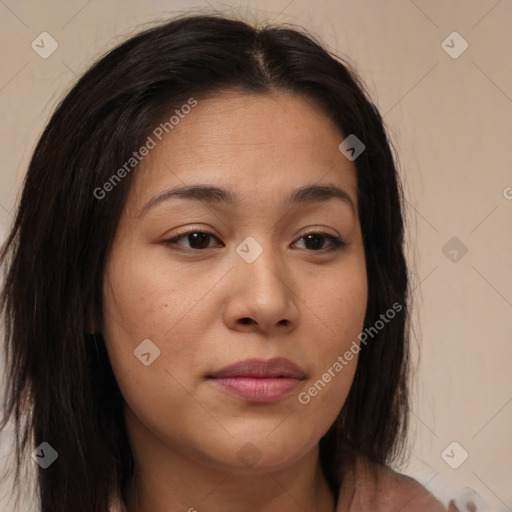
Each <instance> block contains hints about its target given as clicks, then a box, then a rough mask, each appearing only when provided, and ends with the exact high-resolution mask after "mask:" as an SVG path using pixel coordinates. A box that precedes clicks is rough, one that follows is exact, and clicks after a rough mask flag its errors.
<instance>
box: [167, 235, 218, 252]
mask: <svg viewBox="0 0 512 512" xmlns="http://www.w3.org/2000/svg"><path fill="white" fill-rule="evenodd" d="M212 238H215V239H217V240H218V238H217V237H216V236H215V235H213V234H212V233H208V232H207V231H187V232H185V233H181V234H179V235H176V236H174V237H173V238H169V239H168V240H164V244H166V245H180V244H178V242H179V241H181V240H182V239H185V240H188V241H189V243H190V247H186V248H187V249H192V250H202V249H208V248H209V247H208V245H209V242H210V240H211V239H212Z"/></svg>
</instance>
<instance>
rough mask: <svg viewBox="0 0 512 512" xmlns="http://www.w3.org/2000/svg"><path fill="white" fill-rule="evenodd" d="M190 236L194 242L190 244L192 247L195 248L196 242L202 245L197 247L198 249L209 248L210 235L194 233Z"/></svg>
mask: <svg viewBox="0 0 512 512" xmlns="http://www.w3.org/2000/svg"><path fill="white" fill-rule="evenodd" d="M189 236H190V237H192V242H191V244H190V245H191V246H192V247H193V246H194V243H196V242H197V243H198V244H199V245H200V247H195V248H196V249H197V248H204V247H208V242H209V238H208V237H209V236H210V235H209V234H208V233H192V234H191V235H189ZM205 239H206V243H205ZM189 241H190V240H189Z"/></svg>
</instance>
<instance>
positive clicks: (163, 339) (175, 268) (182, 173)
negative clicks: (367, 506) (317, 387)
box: [101, 91, 367, 512]
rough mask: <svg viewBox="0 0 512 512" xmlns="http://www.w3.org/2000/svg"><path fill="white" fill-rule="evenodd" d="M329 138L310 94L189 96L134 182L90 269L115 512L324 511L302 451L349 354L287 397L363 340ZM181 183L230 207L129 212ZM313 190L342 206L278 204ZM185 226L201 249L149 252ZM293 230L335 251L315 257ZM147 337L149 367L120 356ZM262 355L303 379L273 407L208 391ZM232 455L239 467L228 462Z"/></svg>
mask: <svg viewBox="0 0 512 512" xmlns="http://www.w3.org/2000/svg"><path fill="white" fill-rule="evenodd" d="M344 138H345V137H344V136H343V134H341V133H340V132H339V130H338V129H337V128H336V126H335V125H334V124H333V123H332V122H331V121H330V120H329V118H328V117H327V116H326V115H325V114H324V113H323V111H321V110H320V109H319V108H318V107H317V106H316V105H315V104H314V103H312V102H311V101H310V100H308V99H305V98H302V97H299V96H297V95H294V94H292V93H285V92H273V93H271V94H265V95H256V94H245V93H243V94H242V93H238V92H236V91H224V92H222V93H218V94H216V95H215V96H212V97H209V98H208V99H201V100H199V101H198V104H197V106H196V107H195V108H194V109H192V111H191V112H190V113H189V114H187V115H186V116H185V117H184V118H183V119H181V120H180V122H179V124H178V125H176V126H175V127H174V128H173V130H172V131H170V132H169V133H168V134H166V135H165V137H164V138H163V140H162V141H161V142H158V144H157V146H156V147H155V148H154V149H152V150H151V153H150V155H148V156H147V157H146V158H145V160H144V161H143V162H142V165H141V166H139V167H138V168H137V169H135V170H134V171H133V172H134V173H136V175H135V176H134V178H135V180H134V183H133V185H132V188H131V190H130V194H129V197H128V199H127V203H126V205H125V208H124V211H123V214H122V217H121V219H120V223H119V226H118V230H117V233H116V236H115V239H114V243H113V247H112V250H111V253H110V254H109V257H108V261H107V265H106V268H105V275H104V288H103V293H104V312H103V313H104V314H103V319H102V326H101V330H102V332H103V336H104V338H105V342H106V344H107V350H108V353H109V357H110V360H111V363H112V367H113V370H114V373H115V375H116V378H117V380H118V383H119V386H120V389H121V392H122V394H123V396H124V398H125V401H126V406H125V417H126V424H127V429H128V434H129V437H130V442H131V445H132V448H133V452H134V457H135V462H136V466H137V470H138V473H139V475H140V476H139V480H138V481H137V482H136V483H135V482H134V483H132V484H131V485H130V486H129V488H128V489H127V490H126V496H125V501H126V508H127V510H128V512H135V511H137V512H149V511H152V512H164V511H169V510H189V509H191V508H192V509H193V508H195V509H197V510H198V511H199V512H203V511H213V510H226V511H230V510H233V511H234V510H236V511H238V512H240V511H242V512H249V511H256V510H265V511H266V512H273V511H280V512H283V511H284V512H287V511H296V510H297V509H298V508H300V507H299V505H300V506H302V507H304V509H307V510H316V511H321V512H327V511H330V512H332V511H333V510H334V508H335V502H334V497H333V495H332V493H331V491H330V490H329V488H328V486H327V484H326V481H325V478H324V476H323V473H322V471H321V468H320V465H319V461H318V442H319V440H320V438H321V437H322V436H323V434H324V433H325V432H326V431H327V430H328V429H329V427H330V426H331V424H332V423H333V421H334V419H335V418H336V416H337V414H338V413H339V411H340V409H341V407H342V406H343V403H344V402H345V399H346V397H347V394H348V392H349V389H350V386H351V384H352V380H353V376H354V372H355V369H356V364H357V356H354V358H353V359H352V360H351V361H350V362H348V364H346V366H344V367H343V369H342V370H341V371H339V372H338V373H336V374H335V377H334V378H331V381H330V382H329V383H327V384H326V385H325V387H324V388H323V389H322V390H321V391H320V392H318V394H317V395H316V396H314V397H312V398H311V401H310V402H309V403H308V404H306V405H304V404H302V403H300V402H299V400H298V394H299V393H300V392H302V391H307V390H308V389H309V388H310V387H311V386H312V385H313V384H314V383H315V382H316V381H318V379H320V378H321V377H322V375H323V374H325V372H326V371H327V370H328V369H329V368H330V367H332V366H333V364H334V363H335V362H336V360H337V358H338V356H340V355H343V354H344V353H345V352H346V351H347V350H348V349H349V348H350V346H351V345H352V343H353V342H354V340H355V341H357V335H358V334H359V333H360V332H361V329H362V327H363V321H364V314H365V309H366V303H367V281H366V279H367V277H366V267H365V255H364V248H363V242H362V236H361V230H360V225H359V219H358V216H357V208H358V203H357V192H356V186H357V182H356V174H355V167H354V164H353V163H352V162H350V161H349V160H348V159H346V158H345V157H344V156H343V154H342V153H341V152H340V151H339V149H338V145H339V144H340V142H341V141H342V140H343V139H344ZM192 184H210V185H215V186H219V187H223V188H226V189H229V190H230V191H231V192H232V193H234V194H236V195H237V196H238V197H239V200H240V202H239V204H238V205H237V206H233V205H227V204H221V203H207V202H204V201H198V200H194V199H183V198H178V199H177V198H174V199H170V200H168V201H164V202H161V203H159V204H156V205H154V206H153V207H151V208H149V209H147V210H146V212H145V213H144V214H143V215H141V216H138V214H139V212H140V211H141V209H142V208H143V206H144V205H146V204H147V203H148V201H150V200H151V199H152V198H153V197H155V196H156V195H158V194H160V193H161V192H163V191H165V190H167V189H169V188H172V187H176V186H184V185H192ZM327 184H330V185H336V186H338V187H340V188H342V189H343V190H344V191H345V192H346V193H347V194H348V195H349V196H350V198H351V200H352V202H353V209H352V207H351V206H350V205H349V203H348V202H342V201H340V200H338V199H330V200H328V201H325V202H322V201H320V202H318V201H317V202H311V203H308V204H298V205H295V206H294V205H292V204H288V203H287V202H286V198H287V197H288V195H289V194H290V193H291V191H292V190H294V189H296V188H298V187H301V186H305V185H327ZM185 231H194V232H210V233H212V234H213V236H212V237H210V239H208V238H206V239H203V240H199V241H194V238H193V237H187V236H184V237H182V239H181V240H180V241H179V242H176V243H175V244H174V245H169V244H166V243H165V242H164V241H165V240H168V239H170V238H172V237H174V236H176V235H178V234H181V233H183V232H185ZM308 233H328V234H330V235H333V236H338V237H341V238H342V240H343V241H344V242H346V243H347V245H346V246H345V247H342V248H340V249H336V248H335V247H334V246H333V245H332V243H331V242H330V241H329V239H327V238H320V239H319V240H318V242H317V245H315V241H314V240H313V242H311V241H308V239H306V238H302V237H304V236H305V235H307V234H308ZM196 236H197V235H196ZM248 236H250V237H252V238H254V239H255V240H256V241H257V242H258V244H259V245H260V246H261V248H262V249H263V252H262V253H261V254H260V255H259V257H258V258H257V259H256V260H255V261H253V262H252V263H248V262H246V261H245V260H244V259H242V257H241V256H240V255H239V254H238V253H237V252H236V248H237V246H239V245H240V244H241V242H242V241H244V240H245V239H246V237H248ZM197 247H200V248H199V249H197ZM242 247H243V245H242ZM194 248H195V250H194ZM251 250H252V249H251ZM145 339H150V340H151V341H152V343H154V344H155V345H156V346H157V347H158V349H159V350H160V356H159V357H157V358H156V359H155V360H154V361H153V362H152V363H151V364H150V365H148V366H145V365H144V364H142V363H141V361H140V360H139V359H138V358H137V357H135V356H134V350H135V349H136V348H137V346H138V345H139V344H140V343H141V342H142V340H145ZM274 357H285V358H287V359H289V360H291V361H292V362H293V363H295V364H296V365H298V366H299V367H301V368H302V370H303V372H304V374H305V379H304V380H302V381H300V383H299V384H298V386H297V388H296V389H294V391H293V393H291V394H290V395H289V396H287V397H285V398H283V399H281V400H280V401H277V402H275V403H270V404H261V403H253V402H249V401H247V400H243V399H240V398H237V397H235V396H233V395H231V394H229V393H227V392H226V391H224V390H223V389H221V388H220V387H219V386H218V385H217V384H216V383H215V382H213V381H212V380H210V379H207V378H206V377H207V376H208V375H210V374H211V373H213V372H214V371H218V370H220V369H221V368H223V367H225V366H227V365H230V364H232V363H235V362H238V361H241V360H245V359H248V358H259V359H264V360H267V359H270V358H274ZM247 443H251V444H250V445H248V446H245V445H246V444H247ZM244 446H245V448H244V450H245V453H247V452H248V453H249V455H251V456H252V460H253V462H254V461H256V462H255V463H254V464H252V465H248V464H247V462H244V461H243V460H241V458H240V454H239V452H240V450H241V449H243V447H244ZM242 453H244V451H242Z"/></svg>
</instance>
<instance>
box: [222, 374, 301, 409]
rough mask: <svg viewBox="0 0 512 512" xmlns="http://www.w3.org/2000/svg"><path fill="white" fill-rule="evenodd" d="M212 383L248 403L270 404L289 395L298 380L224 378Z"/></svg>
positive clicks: (282, 378) (280, 378) (283, 378)
mask: <svg viewBox="0 0 512 512" xmlns="http://www.w3.org/2000/svg"><path fill="white" fill-rule="evenodd" d="M213 381H214V382H215V383H216V384H218V385H219V386H220V387H221V388H223V389H224V390H225V391H227V392H228V393H231V394H233V395H235V396H237V397H239V398H242V399H244V400H247V401H248V402H259V403H272V402H277V401H279V400H282V399H283V398H285V397H286V396H288V395H290V394H291V393H292V391H293V390H294V389H295V388H296V387H297V386H298V384H299V382H300V380H299V379H293V378H288V377H274V378H255V377H224V378H216V379H213Z"/></svg>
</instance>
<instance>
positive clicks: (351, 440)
mask: <svg viewBox="0 0 512 512" xmlns="http://www.w3.org/2000/svg"><path fill="white" fill-rule="evenodd" d="M222 89H236V90H240V91H244V92H249V93H258V94H261V93H266V92H268V91H272V90H283V91H290V92H295V93H298V94H300V95H302V96H303V97H306V98H309V99H311V100H312V101H316V102H317V103H318V104H319V105H321V106H322V108H323V110H324V111H325V114H326V116H329V117H330V118H331V119H332V120H333V121H334V122H335V124H336V126H337V127H338V128H339V130H340V133H341V134H343V135H344V136H347V135H349V134H354V135H356V136H357V138H358V139H360V140H361V141H363V143H364V145H365V146H366V149H365V151H364V152H363V153H362V154H361V155H360V156H359V157H358V158H357V159H356V160H355V162H354V163H355V166H356V172H357V185H358V201H359V219H360V224H361V228H362V233H363V240H364V248H365V255H366V262H367V263H366V264H367V275H368V305H367V311H366V317H365V328H366V327H370V326H373V325H374V324H375V323H376V321H378V320H379V318H380V315H381V314H382V313H384V312H386V311H387V310H388V309H389V308H391V307H392V305H393V304H394V303H398V304H400V305H401V306H402V309H401V311H400V312H399V313H397V314H396V316H395V317H394V319H393V321H391V322H389V324H388V325H386V327H385V329H382V330H381V331H380V332H379V333H378V335H376V336H375V337H373V338H372V340H371V342H370V343H368V345H367V346H365V347H362V349H361V352H360V354H359V361H358V365H357V370H356V374H355V378H354V382H353V385H352V387H351V390H350V393H349V396H348V398H347V400H346V403H345V404H344V406H343V408H342V410H341V411H340V413H339V416H338V418H337V419H336V421H335V423H334V424H333V425H332V427H331V428H330V430H329V431H328V432H327V434H326V435H325V436H324V437H323V438H322V439H321V441H320V455H321V462H322V466H323V469H324V472H325V475H326V478H327V480H328V482H329V484H330V485H331V487H332V489H333V492H334V493H335V494H336V495H337V491H338V486H339V484H340V481H341V476H340V468H341V464H342V462H343V461H344V460H349V458H348V457H349V455H350V454H357V455H361V456H364V457H365V458H366V459H367V460H369V461H372V462H375V463H378V464H387V465H389V464H391V463H392V462H394V461H396V460H398V457H399V456H400V455H401V454H402V451H403V447H404V440H405V432H406V425H407V412H408V393H407V389H408V388H407V377H408V366H409V365H408V361H409V359H408V330H409V329H408V324H409V320H408V319H409V314H408V298H407V289H408V277H407V267H406V262H405V259H404V255H403V235H404V226H403V216H402V192H401V188H400V182H399V179H398V175H397V170H396V166H395V162H394V158H393V155H392V151H391V146H390V142H389V141H388V138H387V136H386V132H385V129H384V126H383V121H382V118H381V116H380V115H379V112H378V111H377V109H376V107H375V106H374V105H373V103H372V102H371V101H370V99H369V98H368V95H367V93H366V92H365V89H364V87H363V85H362V84H361V82H360V81H359V79H358V78H357V77H356V75H355V74H354V72H352V71H351V69H350V67H349V66H348V64H346V63H345V62H344V61H343V60H342V59H341V58H339V57H337V56H336V55H334V54H332V53H330V52H329V51H327V50H326V49H324V48H323V46H322V45H321V44H320V43H318V42H317V41H316V40H315V38H314V37H313V36H311V35H308V34H307V33H306V32H305V31H304V30H303V29H300V28H290V27H289V26H280V27H273V26H266V27H263V28H255V27H252V26H250V25H248V24H247V23H245V22H242V21H239V20H235V19H229V18H226V17H223V16H217V15H210V16H207V15H193V16H192V15H187V16H182V17H179V18H176V19H174V20H172V21H170V22H166V23H165V24H161V25H159V26H157V27H155V28H151V29H149V30H146V31H144V32H142V33H139V34H137V35H135V36H134V37H132V38H130V39H129V40H127V41H126V42H124V43H122V44H121V45H119V46H118V47H116V48H114V49H113V50H111V51H110V52H108V53H107V54H106V55H105V56H104V57H102V58H101V59H100V60H99V61H98V62H97V63H96V64H94V65H93V66H92V67H91V68H90V69H89V70H88V71H87V72H86V73H85V74H84V75H83V76H82V77H81V78H80V79H79V80H78V82H77V83H76V85H75V86H74V87H73V88H72V89H71V90H70V92H69V93H68V94H67V95H66V96H65V98H64V99H63V100H62V102H61V103H60V105H59V106H58V108H57V109H56V111H55V112H54V114H53V115H52V117H51V119H50V121H49V123H48V125H47V126H46V128H45V130H44V132H43V134H42V136H41V138H40V140H39V142H38V144H37V147H36V148H35V151H34V153H33V156H32V159H31V161H30V165H29V168H28V173H27V175H26V179H25V182H24V186H23V192H22V196H21V200H20V204H19V207H18V210H17V213H16V217H15V221H14V225H13V228H12V231H11V232H10V235H9V237H8V239H7V241H6V243H5V245H4V246H3V248H2V251H1V253H0V262H1V263H2V266H3V267H5V269H6V275H5V282H4V286H3V289H2V295H1V303H0V307H1V312H2V315H3V318H4V320H5V331H6V332H5V356H6V384H7V385H6V391H7V393H6V398H5V404H4V411H5V414H4V417H3V421H2V423H0V427H1V428H4V427H5V425H6V424H7V422H8V421H9V420H10V419H11V418H12V419H13V420H14V422H15V425H16V454H17V473H16V474H17V475H18V474H19V468H20V465H21V463H22V461H24V460H27V459H28V458H29V457H30V454H29V452H28V450H33V449H34V448H35V447H36V446H38V445H39V444H40V443H42V442H44V441H46V442H48V443H49V444H50V445H51V446H53V447H54V448H55V449H56V450H57V452H58V454H59V457H58V463H54V464H52V465H51V466H50V467H49V468H47V469H40V468H38V488H39V493H40V500H41V511H42V512H70V511H73V512H105V511H106V509H107V505H108V503H109V499H110V497H111V496H112V495H113V493H115V492H117V491H118V489H122V488H123V487H124V486H125V484H126V482H127V481H128V479H129V478H130V476H131V475H132V473H133V470H134V467H133V458H132V455H131V451H130V446H129V442H128V438H127V435H126V431H125V426H124V418H123V414H122V403H123V398H122V396H121V394H120V391H119V388H118V386H117V383H116V380H115V378H114V375H113V372H112V369H111V366H110V362H109V359H108V356H107V352H106V349H105V345H104V342H103V339H102V337H101V334H97V335H96V336H95V337H93V336H92V335H90V334H88V333H87V326H88V325H89V323H88V322H89V320H90V318H91V317H96V318H101V314H102V295H101V290H102V280H103V270H104V265H105V261H106V258H107V256H108V253H109V248H110V245H111V242H112V240H113V236H114V234H115V231H116V227H117V223H118V219H119V217H120V213H121V211H122V209H123V205H124V201H125V198H126V195H127V192H128V190H129V187H130V183H131V181H132V177H133V174H134V173H135V172H136V171H132V172H131V173H129V175H127V176H126V177H125V178H124V179H123V180H122V181H121V182H120V183H119V184H117V185H116V187H115V190H113V191H112V192H110V193H109V194H108V196H107V197H105V198H103V199H101V200H98V199H97V198H96V197H95V196H94V194H93V191H94V190H95V189H97V187H101V186H102V185H103V184H104V183H105V182H106V181H107V180H109V178H111V176H112V174H113V172H115V170H116V169H118V168H120V167H121V166H122V165H123V163H125V162H126V161H127V159H129V158H130V156H131V155H132V153H133V151H135V150H137V149H138V148H139V147H141V146H142V145H143V143H144V141H145V140H146V138H147V136H148V133H151V130H152V129H153V128H154V127H155V125H156V124H157V123H158V122H159V121H160V120H161V119H162V118H163V116H164V115H165V114H166V113H168V112H170V111H172V110H173V109H175V108H176V107H179V106H180V105H182V104H183V103H185V102H186V101H187V99H189V98H190V97H191V96H193V97H194V98H197V99H200V98H201V97H205V96H207V95H208V94H210V93H214V92H216V91H219V90H222ZM341 140H342V139H341V138H340V142H341Z"/></svg>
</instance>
